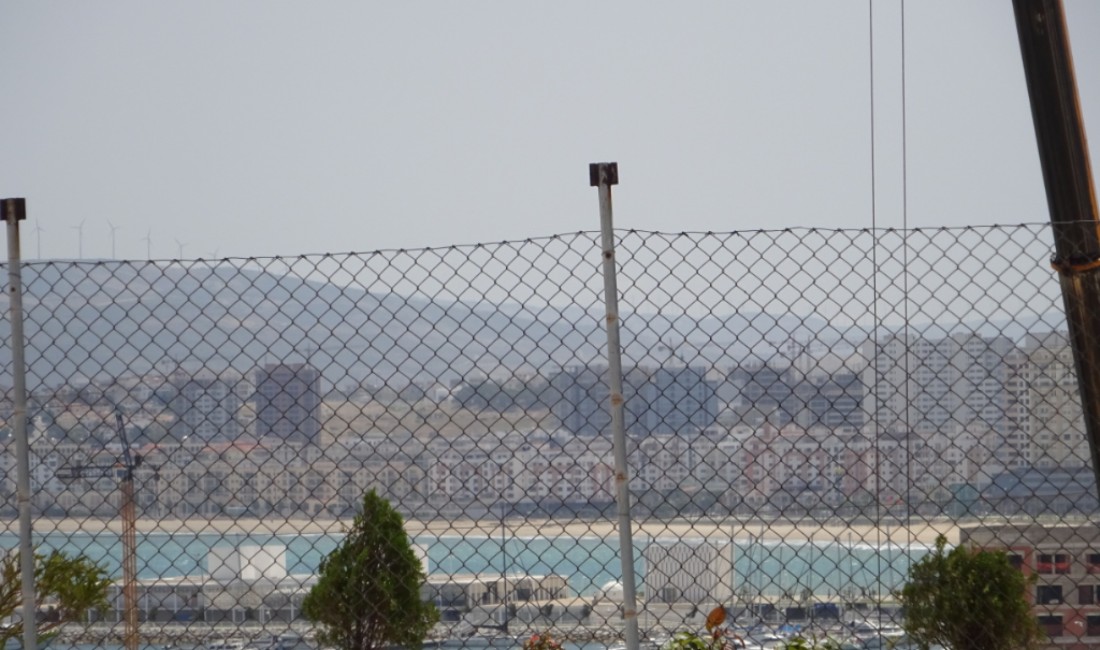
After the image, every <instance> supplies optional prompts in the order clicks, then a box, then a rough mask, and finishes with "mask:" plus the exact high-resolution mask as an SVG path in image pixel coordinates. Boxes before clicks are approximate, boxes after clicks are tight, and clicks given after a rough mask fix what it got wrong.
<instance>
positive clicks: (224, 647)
mask: <svg viewBox="0 0 1100 650" xmlns="http://www.w3.org/2000/svg"><path fill="white" fill-rule="evenodd" d="M245 645H247V644H246V643H245V641H244V639H217V640H214V641H209V642H207V643H204V644H203V645H202V646H201V647H202V648H203V649H204V650H244V648H245Z"/></svg>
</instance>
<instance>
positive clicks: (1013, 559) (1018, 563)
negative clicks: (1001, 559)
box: [1008, 553, 1024, 571]
mask: <svg viewBox="0 0 1100 650" xmlns="http://www.w3.org/2000/svg"><path fill="white" fill-rule="evenodd" d="M1008 563H1009V564H1011V565H1012V568H1013V569H1016V570H1017V571H1019V570H1020V569H1022V568H1024V558H1023V557H1022V556H1020V555H1019V554H1016V553H1011V554H1009V556H1008Z"/></svg>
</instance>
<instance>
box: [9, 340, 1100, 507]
mask: <svg viewBox="0 0 1100 650" xmlns="http://www.w3.org/2000/svg"><path fill="white" fill-rule="evenodd" d="M663 356H664V358H665V360H664V361H662V362H660V363H658V364H654V365H650V366H639V367H630V368H627V369H626V371H625V373H624V375H625V377H624V383H625V391H624V392H625V394H626V397H627V401H626V409H625V411H626V418H625V427H626V430H627V433H628V440H629V464H630V468H631V469H630V472H631V476H630V481H631V482H630V488H631V492H632V494H633V495H634V498H635V501H636V508H637V509H638V510H640V511H641V512H642V513H643V514H644V513H649V514H651V515H654V516H674V515H679V514H693V513H694V514H702V513H726V514H734V515H755V516H759V515H764V516H767V515H769V514H770V515H779V514H783V515H784V516H790V515H804V516H823V517H827V516H832V515H837V514H842V515H852V514H856V515H858V514H861V513H862V514H866V515H867V516H882V515H883V514H886V515H890V514H898V515H904V514H908V513H920V514H922V515H925V516H934V515H937V514H947V515H951V516H954V517H960V516H966V515H967V514H985V513H988V512H999V513H1004V514H1014V513H1018V512H1027V513H1029V514H1038V513H1040V512H1047V511H1051V512H1056V513H1062V514H1064V513H1068V512H1073V511H1080V512H1090V511H1092V510H1095V509H1096V507H1097V504H1096V498H1095V490H1094V489H1093V487H1092V483H1091V482H1092V480H1093V479H1092V477H1091V474H1090V473H1089V472H1088V471H1087V470H1088V465H1087V462H1088V458H1089V454H1088V445H1087V440H1086V437H1085V435H1084V426H1083V422H1082V415H1081V408H1080V403H1079V398H1078V396H1077V388H1076V376H1075V372H1074V367H1073V359H1072V354H1071V350H1070V348H1069V346H1068V344H1067V341H1066V338H1065V335H1064V334H1061V333H1057V332H1047V333H1035V334H1029V335H1027V336H1025V337H1024V338H1023V339H1022V340H1018V341H1016V340H1012V339H1010V338H1008V337H1003V336H995V337H990V336H982V335H978V334H974V333H961V334H954V335H951V336H947V337H944V338H940V339H925V338H920V337H902V336H890V337H886V338H881V339H879V340H875V341H868V342H866V343H865V344H863V345H862V346H859V347H858V348H857V349H854V350H853V351H852V353H851V354H846V355H838V354H837V353H835V352H833V351H829V350H819V349H817V348H816V347H815V346H812V345H807V344H804V343H799V342H797V341H794V340H792V341H790V342H788V343H787V344H786V345H783V346H780V347H779V349H778V351H777V353H776V354H775V355H774V356H773V357H772V358H771V359H768V360H754V361H751V362H750V361H746V362H745V363H744V364H742V365H739V366H736V367H732V368H721V367H705V366H699V365H694V364H692V363H691V362H689V361H687V360H684V359H682V358H680V356H679V355H678V354H677V352H676V350H675V349H673V348H672V347H667V348H665V349H664V351H663ZM605 380H606V368H605V367H603V366H599V365H586V366H575V367H565V368H557V369H555V370H554V371H553V372H545V373H537V372H531V373H527V374H516V373H509V374H507V375H506V376H501V377H496V376H492V375H485V374H478V375H475V376H467V377H464V378H462V379H459V380H454V381H448V382H445V383H444V382H439V381H435V380H419V379H417V380H409V379H404V380H399V379H398V378H395V380H394V381H393V382H391V383H390V384H388V385H378V384H370V385H360V384H357V383H355V382H353V381H348V382H338V383H337V385H335V386H327V385H326V383H328V382H326V381H325V380H323V378H322V373H321V372H320V371H319V370H318V369H317V368H315V367H314V366H312V365H311V364H310V363H308V362H305V361H303V362H300V363H269V364H264V365H261V366H260V367H258V368H256V369H255V370H254V371H253V372H251V373H240V372H227V371H222V372H217V373H215V372H213V371H210V370H208V369H205V368H202V367H198V368H195V367H189V366H186V365H179V366H177V367H175V368H172V369H169V370H165V371H158V372H149V373H146V374H142V375H128V376H121V377H117V378H110V379H103V378H98V379H94V380H90V381H86V382H85V383H82V384H79V385H74V384H65V385H55V386H37V387H32V390H31V394H30V396H29V400H30V403H29V407H28V422H29V424H28V430H29V437H30V446H31V482H32V492H33V495H34V496H33V507H34V509H35V510H36V511H37V512H38V513H40V514H46V515H52V516H68V517H77V516H99V517H113V516H115V515H116V514H117V512H118V507H119V503H118V501H119V499H120V496H119V491H118V485H119V481H118V476H119V475H120V472H122V471H124V469H123V468H122V466H121V464H120V462H121V461H120V460H119V459H120V456H121V447H120V445H121V444H122V443H121V441H122V439H123V438H122V435H120V432H119V430H118V424H117V423H118V422H119V421H121V422H122V426H123V428H124V431H123V432H122V433H125V438H126V439H127V440H128V441H129V443H130V445H131V448H132V449H133V450H134V452H135V453H137V454H138V455H139V456H140V464H139V465H138V466H137V469H136V471H135V480H136V485H137V489H136V498H137V501H138V508H139V514H140V516H144V517H151V518H181V519H182V518H215V517H253V516H254V517H270V516H273V515H277V516H279V517H286V518H295V517H306V518H327V517H332V518H338V517H344V516H348V515H349V514H350V513H352V512H354V509H355V507H356V504H357V503H358V502H359V501H360V500H361V498H362V495H363V493H364V492H365V491H366V490H369V489H375V490H377V491H378V492H379V493H380V494H383V495H384V496H386V497H387V498H389V499H390V500H391V501H392V502H393V503H394V504H395V505H396V506H398V507H399V508H400V509H401V510H402V511H403V512H404V513H405V514H406V515H407V516H411V517H417V518H423V519H433V518H461V517H473V518H486V517H488V518H495V517H507V516H510V515H513V514H517V515H532V514H536V515H537V514H545V515H548V516H552V515H554V514H556V513H561V512H569V513H572V514H573V515H580V516H585V515H591V516H597V515H600V514H601V513H602V512H604V510H605V509H607V511H608V512H610V511H611V510H610V509H613V508H614V505H613V501H614V494H615V484H614V476H615V472H614V462H613V460H612V458H613V454H612V438H611V435H610V426H611V422H610V417H609V416H608V414H607V410H606V408H607V407H606V405H607V402H608V391H607V388H606V381H605ZM0 409H2V411H0V417H2V418H3V419H4V421H6V420H7V418H9V417H10V415H11V410H12V404H11V403H10V401H7V402H4V403H3V404H0ZM4 426H5V428H3V429H0V495H2V496H3V497H4V499H3V504H4V505H3V506H0V508H2V509H3V511H4V512H3V514H5V515H14V512H15V511H14V503H15V500H14V498H13V495H14V494H15V489H16V485H15V474H16V472H15V454H14V446H15V445H14V441H13V439H12V436H11V435H10V431H9V430H8V429H7V428H6V425H4ZM88 467H98V468H105V469H106V471H104V472H100V473H94V472H89V473H86V474H85V475H80V474H79V472H77V473H74V472H73V469H74V468H88ZM112 467H115V468H116V469H117V471H116V472H111V471H110V469H111V468H112ZM1079 470H1082V471H1079ZM1039 484H1049V485H1051V486H1052V487H1051V490H1050V495H1047V496H1044V494H1045V493H1044V491H1043V490H1039V489H1036V486H1037V485H1039ZM1048 497H1049V498H1048Z"/></svg>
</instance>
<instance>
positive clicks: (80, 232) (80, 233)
mask: <svg viewBox="0 0 1100 650" xmlns="http://www.w3.org/2000/svg"><path fill="white" fill-rule="evenodd" d="M69 227H70V228H72V229H73V230H75V231H76V250H77V255H76V259H78V260H82V259H84V219H81V220H80V225H77V226H69Z"/></svg>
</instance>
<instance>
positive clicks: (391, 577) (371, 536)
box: [302, 490, 439, 650]
mask: <svg viewBox="0 0 1100 650" xmlns="http://www.w3.org/2000/svg"><path fill="white" fill-rule="evenodd" d="M426 578H427V576H426V575H425V574H424V569H423V567H422V566H421V565H420V560H419V559H418V558H417V557H416V554H415V553H414V552H413V549H412V544H411V543H410V541H409V537H408V535H407V534H406V533H405V528H404V522H403V520H402V518H401V515H400V514H399V513H398V512H397V511H396V510H394V509H393V507H391V506H390V504H389V503H387V502H386V500H385V499H383V498H381V497H379V496H378V495H377V494H376V493H375V492H374V490H371V491H370V492H368V493H367V494H366V496H364V497H363V505H362V508H361V509H360V511H359V513H358V514H357V515H356V517H355V520H354V521H353V522H352V527H351V529H350V530H348V531H347V534H346V536H345V537H344V540H343V541H342V542H341V543H340V545H339V546H338V547H336V549H334V550H333V551H332V553H330V554H329V555H328V557H326V558H325V559H323V560H322V561H321V567H320V576H319V578H318V580H317V584H315V585H314V586H313V588H312V589H311V590H310V592H309V594H308V595H307V596H306V598H305V600H304V601H303V602H302V613H303V614H304V615H305V616H306V618H308V619H309V620H311V621H313V622H314V623H317V624H318V625H319V626H320V630H319V631H318V635H317V640H318V642H319V643H320V644H321V645H322V646H331V647H335V648H340V649H341V650H374V649H376V648H381V647H384V646H387V645H399V646H402V647H406V648H416V647H420V645H421V644H423V642H424V637H425V636H427V634H428V630H430V629H431V627H432V625H434V624H435V622H436V621H437V620H439V612H438V611H437V610H436V608H435V605H433V604H431V603H425V602H422V601H421V599H420V588H421V586H422V585H423V584H424V581H425V580H426Z"/></svg>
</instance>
